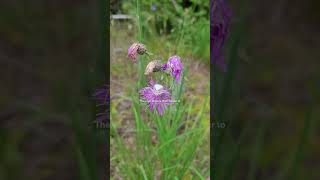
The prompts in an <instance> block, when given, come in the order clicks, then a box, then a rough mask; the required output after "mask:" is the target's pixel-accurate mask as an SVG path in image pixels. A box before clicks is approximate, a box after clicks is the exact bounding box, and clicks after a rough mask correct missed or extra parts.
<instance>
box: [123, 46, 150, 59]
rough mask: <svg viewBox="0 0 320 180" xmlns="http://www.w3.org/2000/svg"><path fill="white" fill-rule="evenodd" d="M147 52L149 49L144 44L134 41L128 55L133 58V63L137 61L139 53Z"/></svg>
mask: <svg viewBox="0 0 320 180" xmlns="http://www.w3.org/2000/svg"><path fill="white" fill-rule="evenodd" d="M146 52H147V49H146V48H145V46H144V45H143V44H140V43H133V44H132V45H131V46H130V47H129V49H128V57H129V58H130V59H131V60H132V62H133V63H136V62H137V55H138V54H140V55H143V54H144V53H146Z"/></svg>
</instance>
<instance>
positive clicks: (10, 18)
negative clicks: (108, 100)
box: [0, 0, 107, 180]
mask: <svg viewBox="0 0 320 180" xmlns="http://www.w3.org/2000/svg"><path fill="white" fill-rule="evenodd" d="M100 6H105V7H106V3H105V4H100V3H99V2H97V1H90V2H89V1H77V2H74V1H61V0H58V1H36V0H30V1H16V0H13V1H11V0H10V1H1V2H0V11H1V17H0V72H1V75H0V82H1V85H0V94H1V95H0V127H1V130H0V179H1V180H15V179H37V180H45V179H47V180H50V179H52V180H54V179H66V180H67V179H68V180H70V179H102V178H103V177H106V174H107V172H106V166H107V157H106V149H107V147H106V138H105V137H106V136H105V135H104V134H103V133H104V132H103V130H96V129H95V127H94V125H93V124H92V122H93V120H94V118H95V112H94V102H93V100H92V98H91V95H92V93H93V91H94V89H95V88H96V87H100V86H102V85H103V83H104V81H103V79H105V76H106V74H105V72H103V71H102V70H100V69H98V68H97V67H96V66H97V64H98V61H99V58H100V57H99V54H101V53H100V51H101V50H100V48H101V47H100V41H103V39H101V35H100V22H99V21H100V15H99V11H100ZM105 9H106V8H103V11H104V13H105V12H106V11H105ZM104 32H105V30H104ZM104 42H105V44H107V42H106V39H105V40H104ZM104 53H105V50H104ZM106 57H107V55H106V54H105V55H104V57H103V58H104V62H107V60H106ZM100 59H101V58H100ZM102 68H103V69H104V70H105V67H102Z"/></svg>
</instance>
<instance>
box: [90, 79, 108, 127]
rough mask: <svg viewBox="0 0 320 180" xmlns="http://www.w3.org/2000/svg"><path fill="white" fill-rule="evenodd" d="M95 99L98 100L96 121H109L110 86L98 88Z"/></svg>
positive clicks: (94, 95)
mask: <svg viewBox="0 0 320 180" xmlns="http://www.w3.org/2000/svg"><path fill="white" fill-rule="evenodd" d="M93 97H94V99H95V100H96V102H97V105H96V107H97V108H98V110H97V111H98V112H99V113H98V114H97V115H96V116H97V117H96V122H99V123H107V122H108V115H109V103H110V93H109V86H108V85H104V86H103V88H98V89H96V91H95V93H94V94H93Z"/></svg>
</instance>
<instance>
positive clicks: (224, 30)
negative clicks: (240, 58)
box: [210, 0, 231, 70]
mask: <svg viewBox="0 0 320 180" xmlns="http://www.w3.org/2000/svg"><path fill="white" fill-rule="evenodd" d="M230 19H231V10H230V9H229V7H228V5H227V4H226V0H211V1H210V46H211V48H210V54H211V56H210V57H211V58H210V61H211V63H215V64H218V65H219V66H220V67H221V68H222V69H223V70H225V69H226V65H225V62H224V58H223V53H222V51H223V46H224V43H225V40H226V37H227V35H228V32H229V27H230Z"/></svg>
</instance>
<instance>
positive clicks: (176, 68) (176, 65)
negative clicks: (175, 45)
mask: <svg viewBox="0 0 320 180" xmlns="http://www.w3.org/2000/svg"><path fill="white" fill-rule="evenodd" d="M162 69H163V70H167V69H169V71H170V74H171V76H173V77H174V78H175V79H176V82H177V83H178V82H180V77H181V73H182V69H183V65H182V63H181V60H180V57H179V56H172V57H170V58H169V60H168V62H167V64H165V65H163V66H162Z"/></svg>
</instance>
